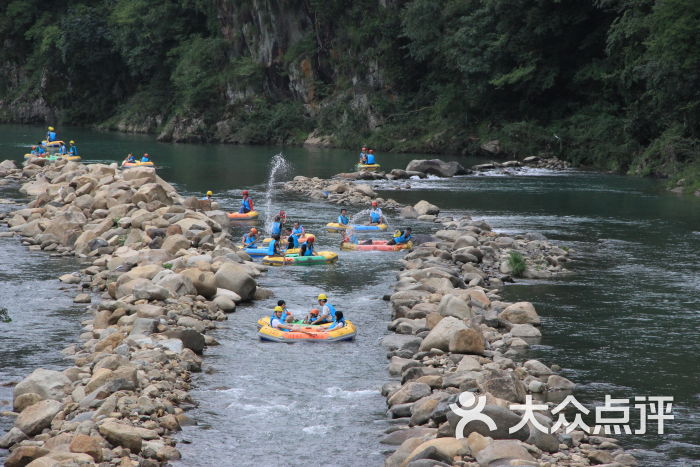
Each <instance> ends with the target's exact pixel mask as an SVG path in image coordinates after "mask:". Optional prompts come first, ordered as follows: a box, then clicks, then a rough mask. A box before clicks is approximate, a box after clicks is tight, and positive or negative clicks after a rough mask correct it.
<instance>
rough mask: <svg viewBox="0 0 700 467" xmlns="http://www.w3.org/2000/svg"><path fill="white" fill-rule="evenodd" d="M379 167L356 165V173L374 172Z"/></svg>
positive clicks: (374, 165) (376, 165)
mask: <svg viewBox="0 0 700 467" xmlns="http://www.w3.org/2000/svg"><path fill="white" fill-rule="evenodd" d="M380 167H381V165H379V164H357V170H358V171H362V170H365V171H369V172H371V171H374V170H378V169H379V168H380Z"/></svg>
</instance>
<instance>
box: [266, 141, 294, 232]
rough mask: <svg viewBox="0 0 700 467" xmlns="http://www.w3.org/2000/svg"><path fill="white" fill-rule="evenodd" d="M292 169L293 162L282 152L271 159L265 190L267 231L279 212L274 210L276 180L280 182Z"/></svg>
mask: <svg viewBox="0 0 700 467" xmlns="http://www.w3.org/2000/svg"><path fill="white" fill-rule="evenodd" d="M291 170H292V164H290V163H289V161H288V160H287V159H285V158H284V155H283V154H282V153H279V154H275V155H274V156H272V159H270V173H269V174H268V176H267V187H266V190H265V231H266V232H269V231H270V227H271V225H272V219H274V217H275V215H276V214H277V212H278V211H277V210H275V212H274V213H273V212H272V197H273V195H274V191H275V182H279V181H280V179H281V178H282V177H284V176H285V175H287V174H288V173H289V172H291Z"/></svg>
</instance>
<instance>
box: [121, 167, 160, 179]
mask: <svg viewBox="0 0 700 467" xmlns="http://www.w3.org/2000/svg"><path fill="white" fill-rule="evenodd" d="M122 177H123V178H124V180H126V181H130V180H141V179H143V180H146V181H148V182H151V183H155V182H156V169H154V168H153V167H132V168H130V169H129V170H125V171H123V172H122Z"/></svg>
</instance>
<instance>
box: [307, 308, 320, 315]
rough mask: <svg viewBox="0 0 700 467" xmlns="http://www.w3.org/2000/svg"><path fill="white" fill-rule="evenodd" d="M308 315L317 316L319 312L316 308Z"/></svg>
mask: <svg viewBox="0 0 700 467" xmlns="http://www.w3.org/2000/svg"><path fill="white" fill-rule="evenodd" d="M309 313H311V314H312V315H317V314H319V311H318V310H317V309H316V308H314V309H313V310H311V311H310V312H309Z"/></svg>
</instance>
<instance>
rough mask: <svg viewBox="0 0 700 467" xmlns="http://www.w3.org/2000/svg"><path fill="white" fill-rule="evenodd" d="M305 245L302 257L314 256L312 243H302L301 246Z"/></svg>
mask: <svg viewBox="0 0 700 467" xmlns="http://www.w3.org/2000/svg"><path fill="white" fill-rule="evenodd" d="M304 245H306V250H304V256H313V255H314V246H313V244H312V243H308V242H305V243H302V246H304Z"/></svg>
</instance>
